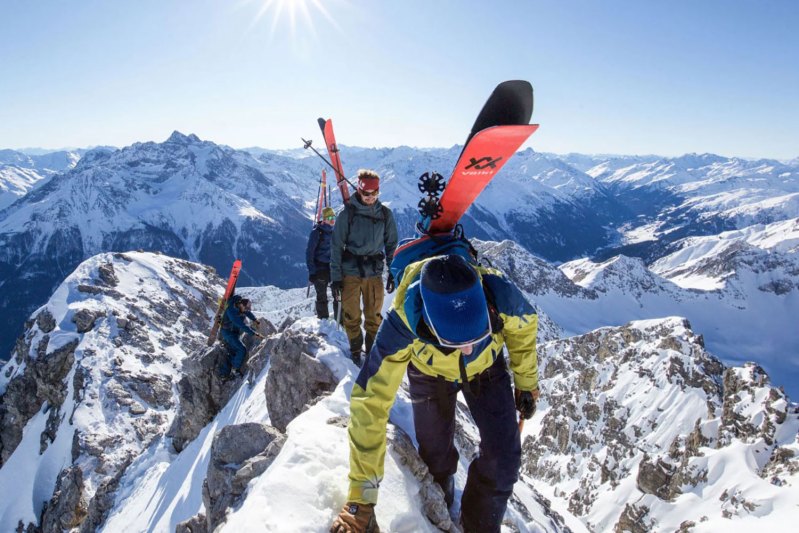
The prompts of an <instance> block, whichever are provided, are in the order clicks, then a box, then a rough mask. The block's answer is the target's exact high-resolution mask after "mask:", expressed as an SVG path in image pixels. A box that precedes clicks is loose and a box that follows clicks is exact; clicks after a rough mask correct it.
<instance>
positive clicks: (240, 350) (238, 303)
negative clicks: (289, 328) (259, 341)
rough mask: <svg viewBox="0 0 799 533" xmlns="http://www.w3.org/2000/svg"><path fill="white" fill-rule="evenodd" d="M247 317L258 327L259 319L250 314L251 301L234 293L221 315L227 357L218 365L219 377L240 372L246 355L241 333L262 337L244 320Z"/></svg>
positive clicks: (223, 377) (225, 377)
mask: <svg viewBox="0 0 799 533" xmlns="http://www.w3.org/2000/svg"><path fill="white" fill-rule="evenodd" d="M245 318H249V319H250V320H251V321H253V322H254V323H255V325H256V327H258V325H259V321H258V319H257V318H255V315H254V314H252V302H251V301H250V300H248V299H247V298H242V297H241V296H239V295H237V294H234V295H233V296H232V298H231V300H230V304H229V305H228V307H227V310H226V311H225V314H224V315H223V316H222V328H221V333H222V340H223V341H224V342H225V344H227V345H228V347H229V349H230V350H229V352H228V356H227V358H225V359H224V360H223V361H222V365H221V366H220V367H219V377H220V378H222V379H227V378H229V377H230V375H231V372H233V373H236V374H241V365H242V364H243V363H244V361H245V359H246V357H247V348H246V346H244V343H243V342H241V334H242V333H247V334H248V335H253V336H255V337H259V338H263V335H261V334H260V333H258V332H257V331H255V330H254V329H252V328H251V327H250V326H248V325H247V323H246V322H245V321H244V319H245Z"/></svg>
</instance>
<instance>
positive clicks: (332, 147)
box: [317, 118, 350, 205]
mask: <svg viewBox="0 0 799 533" xmlns="http://www.w3.org/2000/svg"><path fill="white" fill-rule="evenodd" d="M317 122H319V128H320V129H321V130H322V136H323V137H324V139H325V146H327V154H328V155H329V156H330V162H331V163H332V167H333V170H334V171H335V172H336V185H337V186H338V189H339V191H341V199H342V201H343V202H344V204H345V205H346V204H348V203H350V190H349V189H348V188H347V184H348V182H347V178H346V176H345V174H344V167H342V166H341V155H340V154H339V151H338V146H337V145H336V136H335V135H334V134H333V119H327V120H325V119H323V118H320V119H318V120H317Z"/></svg>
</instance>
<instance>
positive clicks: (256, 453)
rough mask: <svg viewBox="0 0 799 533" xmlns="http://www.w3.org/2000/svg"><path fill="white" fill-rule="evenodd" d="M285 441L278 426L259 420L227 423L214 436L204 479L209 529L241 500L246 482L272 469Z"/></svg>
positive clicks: (215, 525) (214, 526)
mask: <svg viewBox="0 0 799 533" xmlns="http://www.w3.org/2000/svg"><path fill="white" fill-rule="evenodd" d="M285 440H286V437H285V436H284V435H283V434H282V433H281V432H280V431H278V430H277V429H275V428H273V427H272V426H268V425H266V424H257V423H247V424H238V425H231V426H225V427H224V428H222V430H221V431H220V432H219V433H217V434H216V435H215V436H214V441H213V443H212V444H211V461H210V462H209V463H208V474H207V476H206V478H205V481H204V482H203V503H204V504H205V512H206V527H207V531H213V530H214V529H215V528H216V527H217V526H218V525H219V524H220V523H222V522H223V521H224V519H225V515H226V514H227V512H228V510H229V509H231V508H233V507H235V506H238V505H239V504H240V503H241V501H242V499H243V495H244V492H245V491H246V489H247V484H248V483H249V482H250V480H252V479H253V478H255V477H258V476H260V475H261V474H262V473H264V472H265V471H266V469H267V468H269V465H270V464H272V461H274V460H275V457H277V454H278V453H280V449H281V448H282V447H283V444H284V443H285ZM195 522H196V521H195Z"/></svg>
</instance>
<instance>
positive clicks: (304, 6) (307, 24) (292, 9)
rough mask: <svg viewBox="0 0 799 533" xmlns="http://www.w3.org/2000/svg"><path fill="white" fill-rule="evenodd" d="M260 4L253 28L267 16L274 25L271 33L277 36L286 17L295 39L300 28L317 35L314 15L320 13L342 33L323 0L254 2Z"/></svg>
mask: <svg viewBox="0 0 799 533" xmlns="http://www.w3.org/2000/svg"><path fill="white" fill-rule="evenodd" d="M254 1H255V2H260V3H261V7H260V9H259V10H258V13H257V14H256V15H255V19H254V20H253V23H252V24H253V26H255V25H256V24H258V22H259V21H260V20H261V19H263V18H264V17H265V16H270V17H271V18H272V25H271V28H270V33H271V34H272V35H274V34H275V31H276V30H277V28H278V24H280V23H281V19H283V18H284V17H285V18H287V19H288V22H289V29H290V31H291V36H292V37H294V36H295V35H296V33H297V31H298V27H299V26H302V28H304V29H306V30H307V31H310V32H311V34H315V33H316V32H315V29H314V24H313V17H312V13H318V14H320V15H321V16H322V17H324V18H325V19H327V21H328V22H329V23H331V24H332V25H333V26H334V27H335V28H336V29H337V30H339V31H341V30H340V28H339V26H338V24H337V23H336V21H335V19H334V18H333V17H332V16H331V15H330V13H329V12H328V10H327V9H326V8H325V6H324V5H323V4H322V0H254Z"/></svg>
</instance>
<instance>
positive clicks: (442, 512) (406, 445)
mask: <svg viewBox="0 0 799 533" xmlns="http://www.w3.org/2000/svg"><path fill="white" fill-rule="evenodd" d="M387 444H388V447H389V450H390V451H391V452H393V453H394V455H395V456H396V458H397V459H398V461H399V463H400V464H401V465H403V466H405V467H406V468H407V469H408V470H410V472H411V474H413V477H415V478H416V480H417V481H418V482H419V497H420V498H421V500H422V510H423V511H424V514H425V516H426V517H427V519H428V520H430V522H432V523H433V525H434V526H436V527H437V528H438V529H440V530H441V531H450V532H458V531H460V529H458V528H457V526H456V525H455V524H454V523H453V522H452V519H451V518H450V516H449V510H448V509H447V504H446V502H445V501H444V491H443V490H441V486H440V485H439V484H438V483H436V482H435V481H434V480H433V476H432V475H431V474H430V471H429V470H428V469H427V465H426V464H425V463H424V461H422V458H421V457H420V456H419V452H417V451H416V448H415V447H414V445H413V442H412V441H411V438H410V437H409V436H408V435H407V434H406V433H405V432H404V431H402V429H401V428H399V427H397V426H394V425H389V427H388V435H387Z"/></svg>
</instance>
